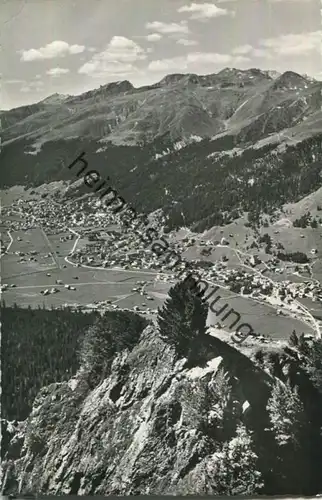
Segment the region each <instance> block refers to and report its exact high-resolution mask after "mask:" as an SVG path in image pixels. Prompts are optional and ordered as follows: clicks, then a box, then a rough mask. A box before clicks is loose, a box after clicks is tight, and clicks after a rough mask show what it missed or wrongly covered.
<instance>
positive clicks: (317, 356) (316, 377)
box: [305, 339, 322, 394]
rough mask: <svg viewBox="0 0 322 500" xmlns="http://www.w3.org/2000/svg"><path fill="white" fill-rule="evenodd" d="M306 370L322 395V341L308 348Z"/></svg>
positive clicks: (314, 342) (316, 341)
mask: <svg viewBox="0 0 322 500" xmlns="http://www.w3.org/2000/svg"><path fill="white" fill-rule="evenodd" d="M305 370H306V372H307V373H308V375H309V377H310V380H311V381H312V384H313V385H314V387H315V388H316V389H317V390H318V391H319V393H320V394H322V340H321V339H317V340H314V341H313V343H312V345H311V346H310V347H308V348H307V360H306V366H305Z"/></svg>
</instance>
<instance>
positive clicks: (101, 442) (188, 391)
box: [3, 326, 272, 495]
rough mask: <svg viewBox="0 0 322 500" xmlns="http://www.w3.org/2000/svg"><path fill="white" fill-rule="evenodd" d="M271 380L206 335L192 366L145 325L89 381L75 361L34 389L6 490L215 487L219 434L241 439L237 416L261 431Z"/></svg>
mask: <svg viewBox="0 0 322 500" xmlns="http://www.w3.org/2000/svg"><path fill="white" fill-rule="evenodd" d="M271 380H272V379H271V377H270V376H269V375H267V374H266V373H265V372H264V371H261V370H259V369H258V368H256V367H255V366H254V364H253V363H252V362H251V361H250V360H249V359H248V358H247V357H245V356H243V355H242V354H241V353H240V352H238V351H237V350H235V349H234V348H232V347H230V346H228V345H227V344H225V343H223V342H221V341H220V340H218V339H215V338H211V337H209V346H208V351H207V355H206V359H205V362H204V365H203V366H190V367H189V366H188V365H187V361H186V360H185V359H181V360H177V361H176V359H175V357H174V353H173V351H172V350H171V349H170V348H169V347H168V346H167V345H166V344H164V342H163V341H162V340H161V339H160V338H159V336H158V334H157V333H156V331H155V327H152V326H148V327H147V328H146V329H145V330H144V332H143V334H142V336H141V340H140V342H139V343H138V344H137V345H136V346H135V347H134V349H133V350H132V351H131V352H129V351H123V352H122V353H120V354H119V355H118V356H117V357H116V358H115V359H114V361H113V364H112V366H111V372H110V375H109V376H108V377H107V378H105V379H104V380H101V382H100V383H98V384H97V385H96V386H95V387H93V386H91V384H90V381H89V378H88V377H87V375H86V373H85V372H84V371H82V370H80V371H79V372H78V373H77V375H76V376H75V377H73V378H72V379H71V380H70V381H69V382H63V383H55V384H51V385H50V386H48V387H45V388H43V389H42V390H41V391H40V393H39V394H38V396H37V398H36V400H35V402H34V406H33V410H32V413H31V415H30V417H29V418H28V419H27V420H26V421H25V422H24V423H22V424H21V423H20V424H19V425H18V427H16V434H15V435H14V437H13V438H12V439H11V441H10V444H6V448H7V450H6V453H5V457H4V461H3V492H4V493H5V494H9V493H14V494H17V493H24V494H26V493H46V494H78V495H92V494H101V495H109V494H114V495H116V494H118V495H128V494H132V495H133V494H163V495H165V494H189V493H195V494H202V493H211V492H216V491H215V489H214V487H213V486H211V485H210V483H211V481H210V480H209V474H210V475H211V474H213V475H215V474H216V470H219V468H220V466H221V465H222V463H221V462H220V460H221V459H222V453H221V451H220V450H222V445H223V443H232V442H233V441H234V442H235V444H236V442H237V441H238V439H239V441H240V439H241V438H238V436H239V434H238V432H237V438H236V428H237V426H238V425H242V426H243V425H246V426H247V427H248V428H250V429H251V430H252V431H253V436H254V437H253V439H254V442H255V445H256V442H262V441H263V437H262V436H263V433H265V423H266V416H265V415H266V413H265V412H266V410H265V407H266V403H267V398H268V396H269V392H270V389H269V386H270V382H271ZM228 381H229V383H228ZM228 387H231V389H230V390H229V391H228V392H227V391H226V389H227V388H228ZM225 391H226V392H225ZM210 395H211V396H210ZM236 439H237V441H236ZM209 471H210V472H209ZM211 471H212V472H211ZM218 473H219V472H218ZM218 491H219V490H218Z"/></svg>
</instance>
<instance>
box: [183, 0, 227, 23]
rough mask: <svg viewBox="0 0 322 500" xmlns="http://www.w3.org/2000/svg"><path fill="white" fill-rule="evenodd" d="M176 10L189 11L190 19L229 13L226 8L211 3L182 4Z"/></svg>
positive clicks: (208, 17)
mask: <svg viewBox="0 0 322 500" xmlns="http://www.w3.org/2000/svg"><path fill="white" fill-rule="evenodd" d="M177 12H179V13H182V12H189V13H191V16H190V19H196V20H201V19H203V20H204V19H210V18H214V17H219V16H227V15H228V14H229V11H228V10H227V9H221V8H220V7H217V6H216V5H215V4H213V3H200V4H197V3H191V4H190V5H183V6H182V7H180V8H179V9H178V10H177Z"/></svg>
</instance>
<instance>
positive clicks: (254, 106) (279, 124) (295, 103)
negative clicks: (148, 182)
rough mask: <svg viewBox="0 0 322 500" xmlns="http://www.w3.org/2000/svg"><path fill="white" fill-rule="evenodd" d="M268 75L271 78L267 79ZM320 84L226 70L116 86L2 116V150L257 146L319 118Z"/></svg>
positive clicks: (298, 78)
mask: <svg viewBox="0 0 322 500" xmlns="http://www.w3.org/2000/svg"><path fill="white" fill-rule="evenodd" d="M271 75H273V76H274V77H273V76H271ZM321 90H322V82H317V81H312V79H309V78H306V77H304V76H301V75H298V74H296V73H294V72H291V71H287V72H285V73H284V74H283V75H279V76H278V75H276V74H274V73H272V72H269V71H261V70H258V69H249V70H243V71H241V70H237V69H232V68H226V69H224V70H222V71H220V72H219V73H217V74H211V75H205V76H198V75H194V74H173V75H168V76H166V77H164V78H163V79H162V80H161V81H160V82H159V83H157V84H154V85H150V86H145V87H141V88H134V87H133V85H132V84H131V83H130V82H128V81H121V82H113V83H109V84H107V85H104V86H101V87H100V88H99V89H95V90H91V91H88V92H86V93H84V94H81V95H79V96H61V95H58V94H54V95H53V96H50V97H48V98H46V99H44V100H43V101H41V102H39V103H37V104H33V105H30V106H24V107H22V108H17V109H13V110H10V111H5V112H2V113H1V119H2V126H3V144H6V143H8V142H11V141H14V140H17V139H18V138H28V140H29V139H30V140H33V141H34V142H35V143H36V144H39V145H41V144H43V143H45V142H48V141H52V140H58V139H69V138H75V137H82V136H85V137H87V138H92V139H94V140H102V142H105V141H108V142H113V143H114V144H132V145H133V144H137V143H140V142H141V141H144V142H146V141H153V140H154V139H156V138H158V137H162V136H163V135H164V134H166V133H169V134H170V137H171V138H172V139H173V140H178V139H181V138H186V139H188V138H189V137H190V136H191V135H194V136H199V137H201V138H207V137H208V138H210V137H214V136H217V135H219V134H224V135H227V134H228V135H229V134H233V135H236V136H237V137H238V139H239V141H241V142H245V141H246V142H248V141H254V140H259V139H263V138H265V137H267V136H268V135H269V134H271V133H273V132H277V131H280V130H283V129H285V128H292V127H294V126H295V125H296V124H298V123H299V122H303V120H306V119H307V118H308V117H310V116H311V115H312V114H314V113H319V114H320V113H321V115H322V112H321V105H322V97H321Z"/></svg>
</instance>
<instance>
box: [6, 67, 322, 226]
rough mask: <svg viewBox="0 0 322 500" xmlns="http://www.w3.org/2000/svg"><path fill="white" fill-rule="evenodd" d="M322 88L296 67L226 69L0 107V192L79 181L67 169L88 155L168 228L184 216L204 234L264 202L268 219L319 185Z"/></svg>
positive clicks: (130, 199)
mask: <svg viewBox="0 0 322 500" xmlns="http://www.w3.org/2000/svg"><path fill="white" fill-rule="evenodd" d="M321 91H322V82H320V81H317V80H314V79H312V78H310V77H308V76H305V75H304V76H303V75H299V74H297V73H294V72H292V71H287V72H285V73H283V74H279V73H276V72H273V71H262V70H259V69H249V70H243V71H242V70H238V69H234V68H226V69H224V70H222V71H220V72H219V73H217V74H211V75H205V76H198V75H195V74H171V75H168V76H166V77H164V78H163V79H162V80H161V81H160V82H158V83H156V84H154V85H149V86H145V87H141V88H135V87H133V85H132V84H131V83H130V82H129V81H120V82H114V83H109V84H107V85H103V86H101V87H100V88H98V89H95V90H91V91H88V92H85V93H83V94H81V95H78V96H63V95H59V94H54V95H52V96H50V97H48V98H46V99H44V100H43V101H40V102H38V103H36V104H32V105H29V106H24V107H20V108H15V109H12V110H9V111H1V115H0V116H1V121H2V126H3V142H2V144H3V150H2V165H3V167H2V179H1V188H8V187H10V186H13V185H17V184H20V185H28V186H34V185H40V184H43V183H48V182H50V181H57V180H58V181H59V180H73V179H71V178H70V176H69V172H68V171H66V170H67V169H66V168H65V167H66V165H68V164H69V163H71V161H73V159H74V158H75V157H76V156H77V155H78V154H79V153H80V152H81V151H86V152H87V154H88V158H89V161H90V165H91V167H92V168H97V169H98V170H99V171H101V172H102V175H105V176H107V175H110V177H111V178H112V179H113V181H114V183H115V185H116V187H117V188H118V190H119V191H120V192H122V193H123V196H124V197H126V199H127V200H128V202H129V203H132V204H135V205H137V206H138V208H139V209H141V210H144V211H154V210H156V209H160V208H162V209H163V210H164V211H165V212H166V213H167V214H168V215H169V221H170V222H169V223H170V226H180V225H182V223H183V220H182V215H181V214H182V212H184V214H185V220H186V221H187V224H188V225H191V224H192V225H193V224H194V225H195V229H207V228H209V227H211V225H213V224H216V223H221V222H222V219H223V215H222V214H223V213H224V212H227V214H228V218H230V216H231V213H232V212H233V213H234V214H235V215H236V210H237V211H238V210H239V211H242V210H246V211H249V210H255V205H256V204H257V205H259V206H258V209H259V210H263V211H266V212H267V211H269V210H271V209H275V208H276V207H277V206H278V205H280V204H282V203H290V202H297V201H299V200H300V199H301V198H302V197H304V196H307V195H308V194H310V193H311V192H313V191H316V190H317V189H319V188H320V186H321V176H320V171H321V162H320V160H321V148H320V144H321V140H320V139H321V136H322V111H321V106H322V92H321ZM64 165H65V166H64ZM218 181H220V182H219V183H218ZM271 188H272V189H271ZM214 199H215V201H214ZM200 206H201V207H202V208H200ZM198 207H199V208H198Z"/></svg>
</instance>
